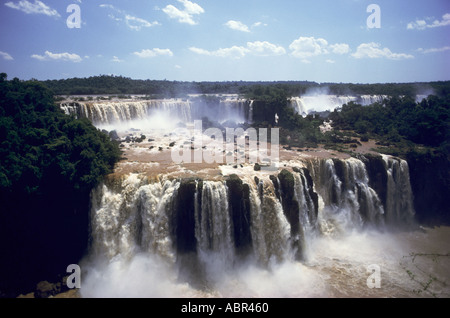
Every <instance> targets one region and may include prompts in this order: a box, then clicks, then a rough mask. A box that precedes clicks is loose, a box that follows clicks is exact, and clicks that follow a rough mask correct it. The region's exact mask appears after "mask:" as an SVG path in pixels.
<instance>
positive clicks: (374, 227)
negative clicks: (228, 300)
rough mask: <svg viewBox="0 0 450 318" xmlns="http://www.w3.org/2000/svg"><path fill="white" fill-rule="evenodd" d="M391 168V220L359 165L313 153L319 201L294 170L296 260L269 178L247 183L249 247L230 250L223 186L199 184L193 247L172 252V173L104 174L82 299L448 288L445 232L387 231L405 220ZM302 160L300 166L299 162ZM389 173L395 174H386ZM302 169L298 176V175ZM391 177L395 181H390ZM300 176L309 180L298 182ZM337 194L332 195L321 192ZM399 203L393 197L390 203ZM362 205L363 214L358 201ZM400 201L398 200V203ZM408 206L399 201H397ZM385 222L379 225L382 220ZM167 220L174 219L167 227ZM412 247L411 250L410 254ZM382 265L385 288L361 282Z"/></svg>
mask: <svg viewBox="0 0 450 318" xmlns="http://www.w3.org/2000/svg"><path fill="white" fill-rule="evenodd" d="M384 160H385V162H386V167H387V169H388V171H389V173H390V174H389V178H388V183H389V188H390V190H389V192H390V193H391V192H392V193H394V194H395V196H396V197H393V196H392V197H389V196H388V198H386V201H387V202H386V206H387V210H388V211H390V212H389V213H392V217H388V216H389V215H387V214H386V213H388V212H385V211H384V209H383V206H382V204H381V202H380V199H379V198H378V196H377V194H376V193H375V191H374V190H373V189H371V188H370V186H369V182H368V176H367V172H366V171H365V168H364V164H363V163H362V162H361V161H359V160H357V159H349V160H344V161H343V162H341V163H342V164H343V166H344V167H345V174H344V176H345V179H346V180H341V179H344V178H342V176H341V177H339V176H338V175H337V174H336V167H335V163H334V162H333V161H331V160H315V161H314V160H311V161H310V162H309V163H308V164H309V165H310V172H311V177H312V178H313V180H314V189H313V190H314V191H316V192H317V193H318V195H319V210H318V215H317V217H316V216H315V213H314V208H313V204H312V198H311V197H310V196H309V194H306V193H307V192H305V187H306V188H308V187H311V186H312V185H308V183H307V182H306V183H305V181H306V178H305V175H304V173H303V172H298V173H294V177H295V198H296V199H297V202H298V205H299V207H301V208H300V211H301V213H300V216H299V217H300V222H301V223H300V224H301V226H302V231H301V235H302V237H301V239H302V242H303V245H302V248H303V252H304V256H305V257H304V259H303V260H301V261H297V260H295V257H294V251H293V250H292V245H291V240H292V238H291V234H290V224H289V222H288V221H287V219H286V217H285V215H284V213H283V208H282V205H281V202H280V201H279V200H278V199H277V197H276V195H275V189H274V186H273V183H272V182H271V180H270V179H269V178H268V176H267V175H259V176H258V177H259V178H260V179H259V184H256V183H255V182H254V179H253V177H252V176H251V175H249V174H248V175H244V176H242V180H243V182H244V183H245V184H248V185H249V189H250V195H249V199H250V215H251V227H250V230H251V236H252V243H251V249H250V250H249V252H248V255H246V256H245V257H244V258H242V257H238V256H237V255H236V254H235V249H234V237H233V233H232V231H233V230H232V222H233V220H232V219H231V218H230V214H229V213H228V210H229V205H228V204H229V203H228V188H227V186H226V184H225V183H224V182H222V181H203V187H202V191H201V200H200V201H198V198H199V195H200V192H199V191H198V184H197V190H196V191H195V193H192V195H193V196H195V199H196V200H195V202H196V204H195V237H196V240H197V248H196V252H195V253H194V254H186V255H184V256H183V255H178V254H177V251H176V246H175V245H174V243H175V240H174V237H173V234H171V233H173V232H172V231H171V226H173V224H172V223H171V221H172V220H173V213H174V205H173V203H174V200H175V198H176V196H177V195H178V194H177V191H178V188H179V186H180V183H179V181H177V180H173V181H169V180H164V178H163V179H162V180H160V181H158V182H153V181H149V180H148V179H147V178H145V177H143V176H140V175H137V174H130V175H128V176H126V177H124V178H123V179H116V180H109V181H108V182H106V183H105V184H102V185H101V186H99V187H98V188H97V189H96V191H95V192H94V193H93V195H92V217H91V218H92V248H91V251H90V253H89V256H88V257H87V258H86V259H85V260H83V262H82V264H81V266H82V268H83V271H84V272H83V286H82V288H81V290H80V293H81V295H82V296H83V297H419V296H420V297H422V296H423V297H434V296H436V297H449V296H450V289H449V287H448V286H447V285H445V284H446V279H447V278H448V277H449V268H450V267H449V265H450V262H449V256H448V255H446V253H448V251H449V249H450V240H449V239H448V238H449V236H448V233H449V231H448V229H426V231H425V230H422V229H419V228H414V229H412V230H407V231H390V230H388V229H387V228H386V227H385V226H384V222H386V223H387V224H394V225H395V224H396V222H398V221H399V220H401V221H402V222H407V223H408V222H409V223H412V222H413V221H412V214H411V213H412V212H413V211H411V210H410V207H408V205H407V202H411V193H410V187H409V182H408V183H407V184H405V183H404V182H405V180H406V178H407V177H408V175H407V167H406V166H405V164H404V162H403V161H398V160H395V159H392V158H390V157H385V158H384ZM298 164H301V163H298ZM391 175H392V180H391ZM302 178H303V182H302ZM394 179H395V180H394ZM304 185H305V186H304ZM333 191H335V192H336V193H335V195H334V196H331V195H329V194H330V193H331V192H333ZM393 200H394V201H395V202H396V203H395V204H394V203H393V202H392V201H393ZM363 203H364V204H368V207H367V208H366V209H365V210H364V213H365V215H362V214H361V211H363V210H362V209H361V205H362V204H363ZM405 204H406V205H405ZM405 207H406V209H405ZM380 220H383V221H384V222H381V221H380ZM171 224H172V225H171ZM411 253H416V254H414V255H415V256H413V255H412V254H411ZM374 264H375V265H377V266H379V268H380V269H381V276H380V277H381V288H373V289H372V288H369V287H368V285H367V279H368V278H369V276H370V275H371V274H372V272H371V271H369V267H370V266H371V265H374Z"/></svg>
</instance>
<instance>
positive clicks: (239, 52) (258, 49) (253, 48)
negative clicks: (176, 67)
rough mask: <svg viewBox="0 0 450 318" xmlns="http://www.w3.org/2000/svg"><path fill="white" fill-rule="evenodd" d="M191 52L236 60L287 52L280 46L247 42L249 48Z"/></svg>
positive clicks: (198, 49) (238, 47)
mask: <svg viewBox="0 0 450 318" xmlns="http://www.w3.org/2000/svg"><path fill="white" fill-rule="evenodd" d="M189 50H190V51H192V52H194V53H196V54H200V55H207V56H217V57H229V58H234V59H240V58H243V57H245V56H246V55H248V54H253V55H257V56H276V55H283V54H286V50H285V49H284V48H283V47H282V46H278V45H275V44H272V43H270V42H267V41H263V42H262V41H255V42H247V46H232V47H230V48H221V49H218V50H215V51H208V50H205V49H201V48H197V47H191V48H189Z"/></svg>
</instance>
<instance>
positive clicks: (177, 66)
mask: <svg viewBox="0 0 450 318" xmlns="http://www.w3.org/2000/svg"><path fill="white" fill-rule="evenodd" d="M174 67H175V68H176V69H181V68H182V67H181V65H178V64H177V65H174Z"/></svg>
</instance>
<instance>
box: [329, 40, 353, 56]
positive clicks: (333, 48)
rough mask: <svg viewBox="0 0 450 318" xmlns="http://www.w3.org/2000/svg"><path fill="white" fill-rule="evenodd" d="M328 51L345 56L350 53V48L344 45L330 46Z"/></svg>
mask: <svg viewBox="0 0 450 318" xmlns="http://www.w3.org/2000/svg"><path fill="white" fill-rule="evenodd" d="M330 49H331V51H332V52H333V53H335V54H347V53H349V52H350V47H349V46H348V44H345V43H338V44H332V45H330Z"/></svg>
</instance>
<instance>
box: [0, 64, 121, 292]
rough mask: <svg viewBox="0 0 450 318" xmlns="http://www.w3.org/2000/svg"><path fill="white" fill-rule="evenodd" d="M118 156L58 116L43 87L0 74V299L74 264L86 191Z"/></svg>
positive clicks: (80, 247)
mask: <svg viewBox="0 0 450 318" xmlns="http://www.w3.org/2000/svg"><path fill="white" fill-rule="evenodd" d="M120 156H121V152H120V150H119V147H118V144H117V143H115V142H112V141H111V140H110V138H109V136H108V135H106V134H104V133H102V132H101V131H99V130H98V129H96V128H95V127H94V126H93V125H92V124H91V123H90V122H89V121H88V120H86V119H81V120H76V119H74V118H73V117H70V116H67V115H65V114H64V113H63V112H62V111H61V110H60V109H59V107H58V106H57V105H55V103H54V100H53V94H52V92H51V91H50V90H49V89H48V88H46V87H45V86H44V85H43V84H42V83H39V82H37V81H20V80H18V79H16V78H15V79H13V80H10V81H8V80H7V75H6V74H5V73H2V74H0V207H1V210H0V248H1V251H2V262H1V263H0V296H5V295H9V294H11V293H14V292H15V291H16V290H17V289H18V290H27V289H30V288H31V289H32V288H34V285H35V284H36V278H37V277H40V278H41V277H53V276H54V275H56V273H61V269H65V267H66V266H67V265H68V264H71V263H76V262H77V261H78V260H79V258H80V257H81V256H82V255H83V253H84V251H85V249H86V248H87V239H88V222H89V215H88V214H89V209H87V207H88V206H89V195H90V192H91V190H92V188H93V187H95V186H96V185H97V184H98V182H99V180H100V179H101V177H103V176H104V175H105V174H108V173H110V172H111V171H112V169H113V167H114V164H115V163H116V162H117V161H118V160H119V158H120ZM30 283H31V284H32V286H30V285H29V284H30Z"/></svg>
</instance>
